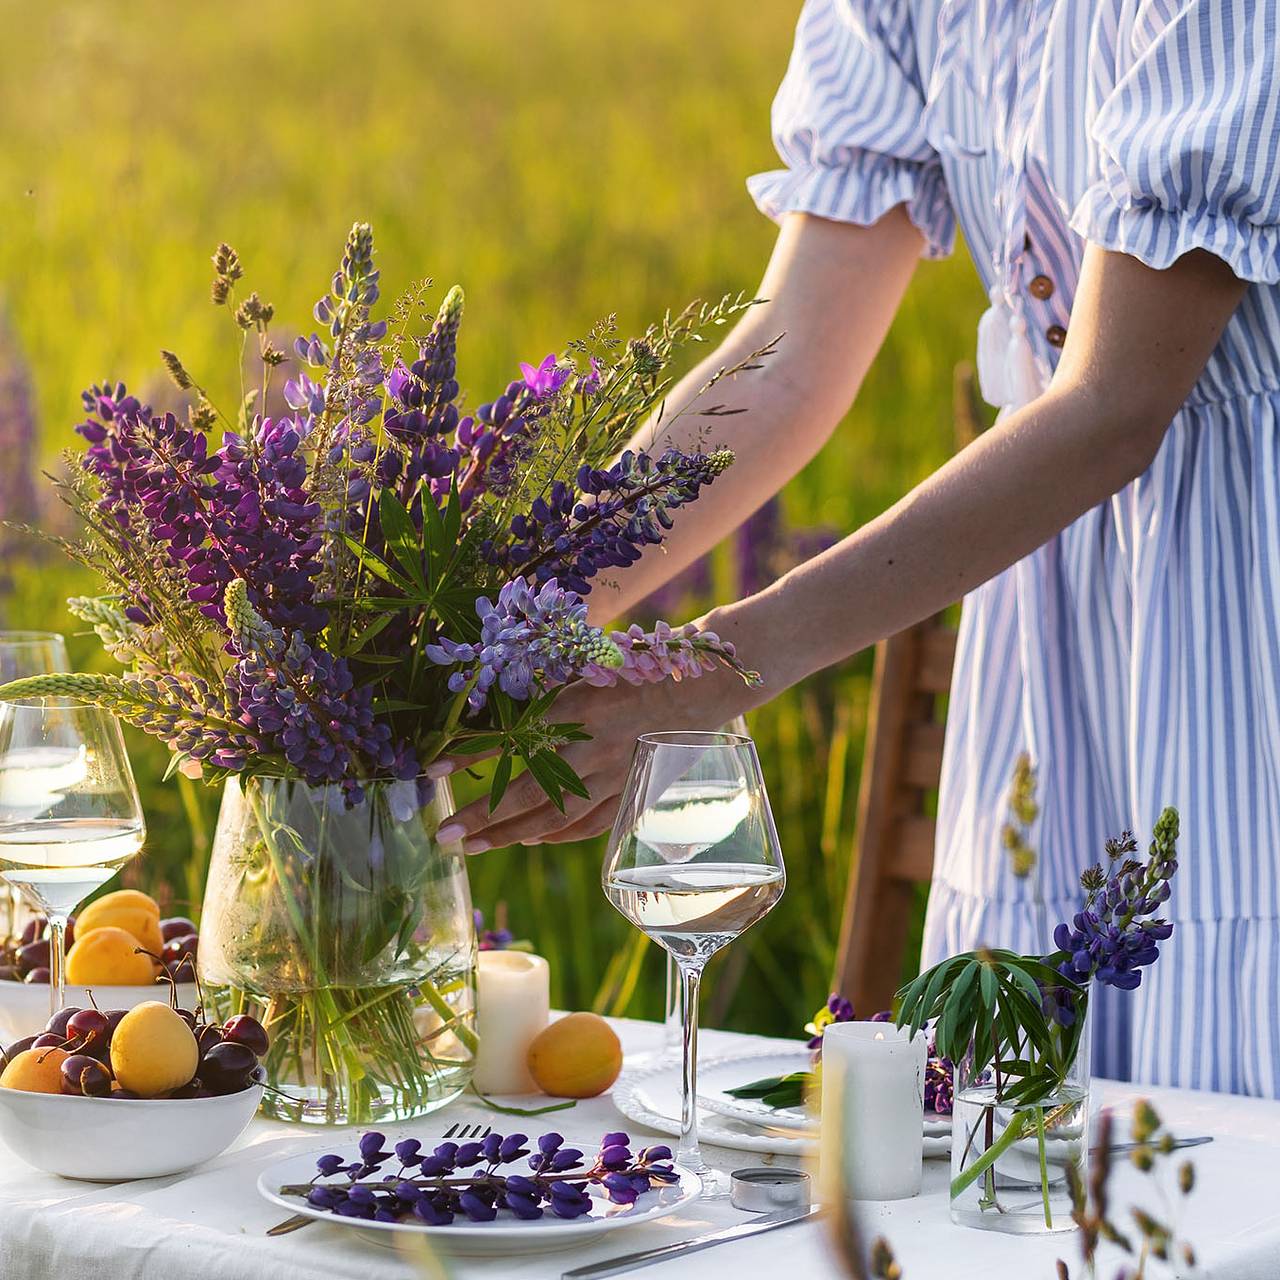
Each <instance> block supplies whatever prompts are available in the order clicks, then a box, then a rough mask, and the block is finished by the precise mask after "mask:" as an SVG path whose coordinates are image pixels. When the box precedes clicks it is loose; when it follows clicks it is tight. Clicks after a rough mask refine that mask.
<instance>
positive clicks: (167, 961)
mask: <svg viewBox="0 0 1280 1280" xmlns="http://www.w3.org/2000/svg"><path fill="white" fill-rule="evenodd" d="M47 931H48V926H47V924H46V921H45V919H44V917H43V916H34V917H33V918H32V919H30V920H28V921H27V924H26V927H25V928H24V929H23V930H22V932H21V934H19V936H18V937H16V938H13V939H11V940H10V941H9V942H8V943H6V944H5V945H4V946H3V947H0V1042H8V1041H9V1040H17V1039H20V1038H21V1037H23V1036H29V1035H38V1034H39V1033H40V1032H41V1031H42V1030H43V1029H44V1023H45V1019H46V1018H48V1016H49V939H48V936H47ZM199 942H200V939H199V935H198V934H197V932H196V926H195V925H194V924H193V923H192V922H191V921H190V920H188V919H187V918H186V917H185V916H173V917H170V918H168V919H162V918H161V916H160V905H159V903H157V902H156V900H155V899H154V898H152V897H149V896H148V895H147V894H145V893H139V892H138V890H136V889H118V890H116V892H115V893H108V894H104V895H103V896H102V897H101V898H98V899H96V900H95V901H94V902H91V903H90V904H89V905H88V906H87V907H85V908H84V909H83V910H82V911H81V912H80V914H79V915H78V916H73V917H72V922H71V924H70V925H69V926H68V928H67V975H66V976H67V994H66V1002H67V1004H68V1005H75V1006H78V1007H80V1006H85V1005H89V1004H97V1006H98V1007H99V1008H103V1009H106V1008H112V1009H130V1008H132V1007H133V1006H134V1005H135V1004H141V1003H142V1002H143V1001H145V1000H156V999H168V997H169V991H170V988H171V987H174V988H176V991H177V1001H178V1006H179V1008H183V1009H195V1008H196V1006H197V1005H198V1004H199V996H198V993H197V991H196V986H195V963H196V953H197V949H198V946H199ZM90 992H92V993H93V995H92V999H91V998H90V994H89V993H90Z"/></svg>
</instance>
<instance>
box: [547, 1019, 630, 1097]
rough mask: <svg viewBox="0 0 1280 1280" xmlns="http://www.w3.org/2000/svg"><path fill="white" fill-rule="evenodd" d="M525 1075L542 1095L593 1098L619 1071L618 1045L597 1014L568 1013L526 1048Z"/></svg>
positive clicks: (619, 1047)
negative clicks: (526, 1073)
mask: <svg viewBox="0 0 1280 1280" xmlns="http://www.w3.org/2000/svg"><path fill="white" fill-rule="evenodd" d="M528 1061H529V1074H530V1075H531V1076H532V1077H533V1078H534V1080H535V1082H536V1083H537V1085H538V1088H539V1089H541V1090H542V1092H543V1093H549V1094H551V1095H552V1096H553V1097H557V1098H594V1097H595V1096H596V1094H598V1093H603V1092H604V1091H605V1090H606V1089H607V1088H608V1087H609V1086H610V1085H611V1084H612V1083H613V1082H614V1081H615V1080H616V1079H617V1078H618V1073H619V1072H620V1071H621V1070H622V1042H621V1041H620V1040H619V1039H618V1037H617V1035H616V1034H615V1032H614V1030H613V1028H612V1027H611V1026H610V1025H609V1024H608V1023H607V1022H606V1021H605V1020H604V1019H603V1018H602V1017H600V1016H599V1015H598V1014H594V1013H570V1014H568V1015H566V1016H565V1017H563V1018H560V1019H558V1020H557V1021H555V1022H553V1023H552V1024H551V1025H550V1026H549V1027H547V1028H546V1029H545V1030H544V1031H542V1032H540V1033H539V1034H538V1036H537V1037H536V1038H535V1039H534V1041H533V1043H532V1044H531V1045H530V1046H529V1060H528Z"/></svg>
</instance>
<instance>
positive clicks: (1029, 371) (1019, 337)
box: [1003, 315, 1045, 409]
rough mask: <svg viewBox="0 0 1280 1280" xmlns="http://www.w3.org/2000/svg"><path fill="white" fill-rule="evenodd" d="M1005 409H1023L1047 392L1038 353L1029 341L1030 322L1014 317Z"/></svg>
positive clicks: (1007, 367) (1007, 361) (1010, 337)
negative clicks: (1028, 328) (1028, 323)
mask: <svg viewBox="0 0 1280 1280" xmlns="http://www.w3.org/2000/svg"><path fill="white" fill-rule="evenodd" d="M1004 388H1005V391H1006V393H1007V395H1008V397H1009V398H1008V399H1007V400H1006V401H1005V403H1004V406H1003V407H1004V408H1007V409H1021V408H1022V406H1023V405H1026V404H1030V403H1031V402H1032V401H1033V400H1034V399H1035V398H1036V397H1037V396H1038V395H1040V394H1041V393H1042V392H1043V391H1044V389H1045V388H1044V379H1043V377H1042V376H1041V373H1040V367H1039V365H1038V364H1037V363H1036V353H1035V352H1034V351H1033V350H1032V349H1031V341H1030V339H1029V338H1028V337H1027V322H1026V321H1025V320H1024V319H1023V318H1022V316H1020V315H1015V316H1014V317H1013V318H1012V320H1011V322H1010V324H1009V344H1008V348H1007V355H1006V358H1005V383H1004Z"/></svg>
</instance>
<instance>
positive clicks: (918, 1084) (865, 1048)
mask: <svg viewBox="0 0 1280 1280" xmlns="http://www.w3.org/2000/svg"><path fill="white" fill-rule="evenodd" d="M909 1030H910V1029H909V1028H907V1027H902V1028H898V1027H895V1026H893V1024H892V1023H888V1022H834V1023H832V1024H831V1025H830V1026H828V1027H827V1029H826V1030H825V1031H824V1032H823V1036H822V1142H821V1165H820V1175H819V1176H820V1180H821V1183H822V1186H823V1188H824V1192H825V1195H824V1198H826V1197H830V1196H831V1195H833V1194H840V1195H843V1196H844V1198H845V1199H847V1200H905V1199H906V1198H908V1197H909V1196H914V1195H918V1194H919V1193H920V1179H921V1173H922V1161H923V1159H924V1139H923V1133H924V1072H925V1062H926V1057H927V1054H926V1045H925V1037H924V1035H923V1034H922V1033H921V1034H917V1035H916V1037H915V1038H914V1039H911V1038H910V1037H909Z"/></svg>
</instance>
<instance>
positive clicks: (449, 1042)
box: [199, 777, 476, 1125]
mask: <svg viewBox="0 0 1280 1280" xmlns="http://www.w3.org/2000/svg"><path fill="white" fill-rule="evenodd" d="M452 812H453V800H452V796H451V794H450V791H449V786H448V783H447V782H434V781H432V780H430V779H427V778H419V779H418V780H417V781H408V782H404V781H389V780H375V781H370V782H365V783H363V784H362V785H361V787H360V788H359V790H358V791H354V792H353V791H352V790H350V789H344V788H343V787H340V786H322V787H312V786H308V785H307V784H306V783H304V782H301V781H298V780H295V779H283V778H262V777H245V778H240V779H237V778H232V779H231V780H229V781H228V782H227V784H226V789H225V791H224V793H223V800H222V809H221V812H220V814H219V817H218V827H217V833H216V835H215V837H214V845H213V854H212V859H211V863H210V867H209V880H208V885H207V888H206V890H205V899H204V911H203V915H202V921H201V929H200V948H199V968H200V975H201V979H202V982H203V984H204V987H205V997H206V999H207V1000H208V1001H209V1002H210V1003H211V1004H212V1006H213V1009H214V1011H215V1012H216V1013H217V1015H218V1016H219V1017H227V1016H229V1015H231V1014H233V1013H237V1012H249V1013H253V1014H254V1015H255V1016H256V1017H258V1018H259V1019H260V1020H261V1021H262V1022H263V1023H264V1024H265V1026H266V1028H267V1031H268V1034H269V1035H270V1037H271V1048H270V1051H269V1053H268V1055H267V1057H266V1059H265V1060H264V1065H265V1067H266V1071H267V1081H266V1083H267V1085H268V1088H267V1091H266V1094H265V1096H264V1100H263V1111H264V1112H265V1113H266V1114H267V1115H270V1116H273V1117H274V1118H276V1119H280V1120H292V1121H301V1122H303V1123H312V1124H335V1125H337V1124H370V1123H374V1122H387V1121H396V1120H406V1119H409V1118H411V1117H413V1116H418V1115H424V1114H426V1113H427V1112H429V1111H434V1110H436V1109H437V1108H439V1107H442V1106H444V1105H445V1103H447V1102H449V1101H450V1100H451V1099H452V1098H454V1097H456V1096H457V1095H458V1094H459V1093H461V1092H462V1090H463V1089H465V1088H466V1086H467V1084H468V1082H469V1081H470V1079H471V1071H472V1060H473V1057H474V1052H475V1047H476V1038H475V1030H474V1019H475V970H476V939H475V925H474V921H473V918H472V914H471V895H470V890H469V887H468V883H467V873H466V866H465V860H464V859H463V858H461V857H460V856H457V855H456V854H449V853H446V852H445V851H444V850H442V849H441V848H440V845H439V842H438V841H437V839H436V832H437V830H438V829H439V827H440V825H441V824H442V823H443V822H444V821H445V820H446V819H447V818H448V817H449V816H450V815H451V814H452Z"/></svg>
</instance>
